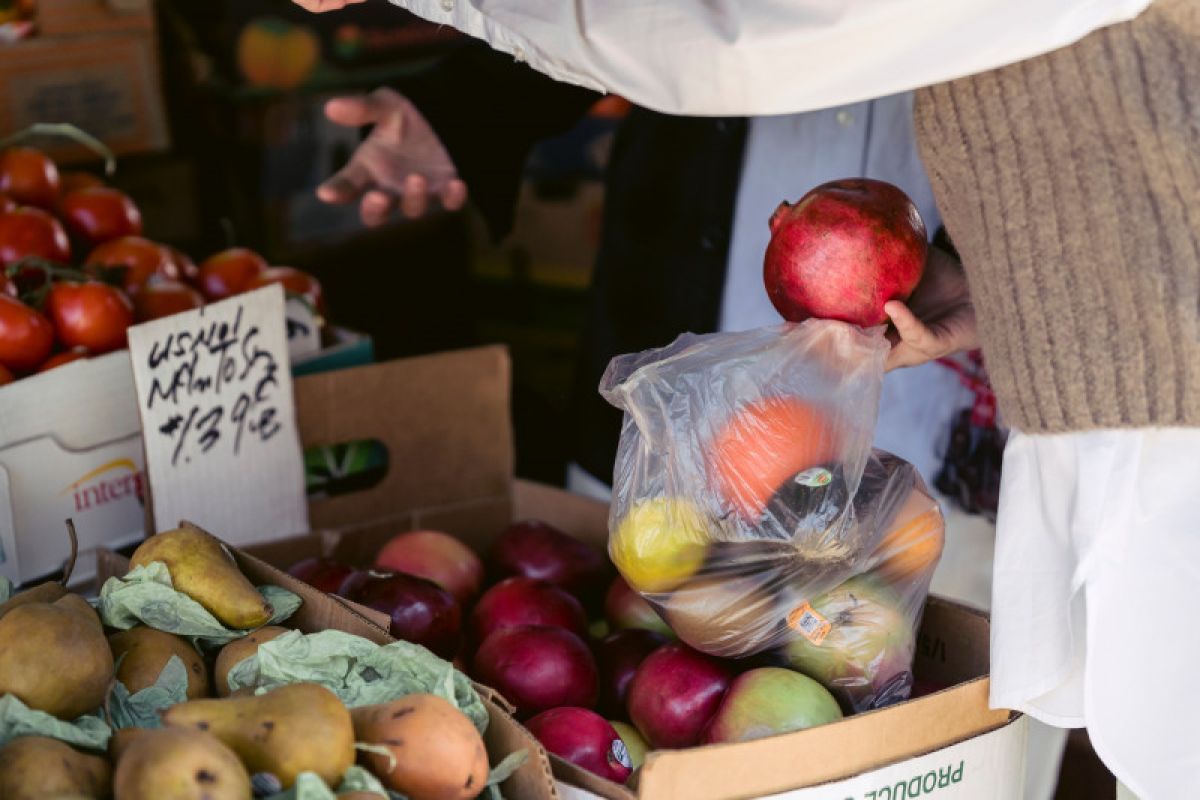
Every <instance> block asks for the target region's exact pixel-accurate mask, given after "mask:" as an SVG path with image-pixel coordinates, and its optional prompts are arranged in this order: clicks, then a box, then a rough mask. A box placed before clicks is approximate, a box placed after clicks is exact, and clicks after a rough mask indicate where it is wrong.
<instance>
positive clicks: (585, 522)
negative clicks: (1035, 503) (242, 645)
mask: <svg viewBox="0 0 1200 800" xmlns="http://www.w3.org/2000/svg"><path fill="white" fill-rule="evenodd" d="M295 391H296V404H297V421H298V424H299V426H300V432H301V438H302V441H303V442H304V444H305V445H306V446H312V445H331V444H337V443H344V442H350V441H357V440H363V439H373V440H377V441H380V442H382V443H383V444H384V446H386V448H387V451H388V462H389V469H388V471H387V472H386V473H385V474H384V475H383V476H382V479H381V480H379V482H377V483H375V484H374V485H373V486H371V487H369V488H366V489H363V490H362V491H360V492H357V493H352V494H345V495H341V496H337V497H332V498H327V499H322V500H313V501H312V502H311V503H310V519H311V521H312V523H313V525H314V527H315V528H317V529H318V532H316V533H313V534H310V535H308V536H303V537H293V538H289V539H284V540H279V541H275V542H269V543H263V544H260V545H254V546H249V547H247V548H246V549H247V551H248V552H252V553H254V554H256V555H257V556H258V557H260V558H262V559H263V560H265V561H267V562H269V563H273V564H276V565H278V566H281V567H286V566H288V565H290V564H291V563H293V562H295V561H296V560H299V559H300V558H302V557H305V556H308V555H314V554H318V553H319V554H323V555H330V556H333V557H335V558H338V559H340V560H343V561H346V562H347V563H351V564H369V563H371V561H372V560H373V557H374V555H375V553H376V552H377V551H378V549H379V547H380V545H382V543H383V542H385V541H386V540H387V539H388V538H390V537H391V536H392V535H394V534H396V533H397V532H400V531H403V530H408V529H413V528H435V529H439V530H445V531H448V532H450V533H453V534H455V535H457V536H458V537H460V538H461V539H463V540H464V541H466V542H468V543H469V544H471V545H472V546H474V547H475V548H476V549H478V550H480V551H484V550H486V547H487V544H488V543H489V542H490V540H491V538H492V537H494V536H495V535H496V534H497V533H498V532H499V531H500V530H501V529H503V527H504V526H505V525H507V524H508V523H509V522H510V521H512V520H513V519H518V518H527V517H536V518H540V519H543V520H546V521H547V522H549V523H551V524H553V525H556V526H557V527H559V528H561V529H562V530H564V531H567V532H568V533H570V534H572V535H574V536H577V537H579V538H581V539H584V540H586V541H590V542H592V543H594V544H596V545H597V546H603V544H604V542H605V539H606V536H607V517H608V512H607V507H606V506H604V505H603V504H600V503H597V502H595V501H592V500H588V499H585V498H583V497H579V496H575V495H570V494H567V493H565V492H563V491H561V490H559V489H554V488H551V487H548V486H543V485H538V484H533V483H528V482H524V481H519V480H516V479H515V478H514V477H513V475H512V464H513V446H512V432H511V428H510V423H509V409H508V391H509V363H508V359H507V354H506V353H505V351H504V350H503V349H501V348H483V349H478V350H469V351H461V352H455V353H447V354H442V355H437V356H427V357H421V358H414V359H407V360H400V361H392V362H388V363H384V364H376V365H372V366H369V367H362V368H357V369H351V370H343V371H340V372H334V373H326V374H322V375H316V376H311V377H306V378H302V379H299V380H298V381H297V382H296V385H295ZM988 640H989V626H988V619H987V616H986V615H985V614H983V613H982V612H978V611H975V610H972V609H969V608H966V607H964V606H961V605H958V604H955V603H952V602H949V601H946V600H941V599H938V598H931V599H930V602H929V604H928V606H927V609H926V613H925V619H924V622H923V625H922V628H921V631H920V637H919V645H920V646H919V653H918V657H917V662H916V670H917V673H918V675H919V676H920V677H921V678H922V679H923V680H926V681H931V682H933V683H936V684H939V685H947V686H950V688H948V689H945V690H943V691H940V692H937V693H936V694H932V695H929V696H926V697H921V698H918V699H916V700H912V701H909V702H907V703H903V704H899V705H897V706H893V707H890V708H887V709H884V710H880V711H875V712H870V713H867V714H860V715H856V716H854V717H851V718H849V719H846V720H843V721H841V722H837V723H834V724H830V725H824V726H821V727H819V728H814V729H811V730H807V731H801V732H797V733H793V734H787V735H783V736H777V737H772V738H770V739H765V740H760V741H756V742H750V743H744V744H732V745H720V746H711V747H704V748H694V749H689V750H682V751H663V752H659V753H655V754H653V755H651V756H650V757H649V759H648V760H647V763H646V765H645V766H644V768H643V769H642V770H641V771H640V773H639V776H638V780H637V786H636V788H633V789H631V788H627V787H621V786H617V785H615V784H612V783H609V782H607V781H604V780H602V779H600V778H597V777H596V776H594V775H591V774H589V773H587V772H584V771H582V770H579V769H577V768H575V767H573V766H571V765H569V764H567V763H565V762H563V761H561V760H559V759H552V761H553V763H554V769H555V774H556V776H557V777H558V779H559V780H560V781H561V782H562V784H563V785H564V786H565V787H568V788H566V789H564V796H565V795H566V794H567V793H569V792H570V791H571V789H570V788H569V787H575V788H576V789H579V790H583V791H585V792H586V793H587V794H584V795H575V796H598V797H603V798H611V799H612V800H627V799H630V798H639V797H640V798H654V799H655V800H657V799H658V798H663V800H666V799H667V798H688V800H704V799H705V798H710V799H711V800H718V799H719V800H725V799H726V798H739V797H757V796H766V795H773V794H777V795H779V796H781V797H797V798H805V799H806V800H809V799H810V798H821V799H822V800H826V799H828V800H845V798H849V797H861V798H863V800H868V799H869V800H875V798H891V797H913V796H920V794H932V793H934V792H944V793H945V795H944V796H947V797H950V796H957V797H971V798H977V797H978V798H991V797H994V798H1001V797H1011V796H1017V795H1019V793H1020V789H1019V788H1017V787H1020V786H1021V784H1022V779H1023V759H1024V743H1023V737H1024V723H1023V722H1022V720H1021V718H1020V717H1019V715H1014V714H1011V713H1010V712H1007V711H993V710H990V709H989V708H988V704H987V696H988V678H987V670H988ZM943 769H944V772H943ZM931 771H932V772H933V773H934V777H933V782H934V785H933V787H932V789H930V790H928V791H927V790H926V789H925V785H926V783H928V781H929V775H930V772H931ZM943 774H944V776H945V781H944V785H943V781H942V777H941V776H942V775H943ZM902 778H903V780H904V781H905V782H906V785H905V788H904V789H903V790H900V789H897V790H896V791H898V792H902V793H901V794H895V793H893V791H892V789H893V784H894V783H896V782H898V781H900V780H901V779H902ZM914 780H916V781H917V783H918V784H919V786H917V787H915V790H916V791H917V792H919V794H915V795H914V794H908V789H907V785H908V783H910V782H912V781H914ZM889 781H890V783H889ZM798 790H803V791H802V792H800V793H795V792H797V791H798ZM885 792H886V793H885ZM976 792H978V793H976ZM988 792H991V793H990V794H989V793H988Z"/></svg>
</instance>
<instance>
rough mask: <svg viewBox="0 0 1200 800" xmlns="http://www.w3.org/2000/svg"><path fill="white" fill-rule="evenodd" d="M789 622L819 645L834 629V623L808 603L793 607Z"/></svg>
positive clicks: (795, 629) (792, 627) (788, 618)
mask: <svg viewBox="0 0 1200 800" xmlns="http://www.w3.org/2000/svg"><path fill="white" fill-rule="evenodd" d="M787 623H788V627H790V628H791V629H792V630H794V631H796V632H798V633H799V634H800V635H801V636H803V637H804V638H805V639H808V640H809V641H810V642H812V643H813V644H815V645H818V646H819V645H820V644H821V642H823V641H825V637H826V636H828V635H829V632H830V631H831V630H833V623H832V622H830V621H829V620H827V619H825V618H824V617H823V616H821V615H820V614H818V613H817V612H816V611H814V610H813V607H812V606H810V605H809V604H808V603H805V604H804V605H802V606H800V607H799V608H794V609H792V613H790V614H788V617H787Z"/></svg>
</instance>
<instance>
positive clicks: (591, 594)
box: [488, 520, 612, 607]
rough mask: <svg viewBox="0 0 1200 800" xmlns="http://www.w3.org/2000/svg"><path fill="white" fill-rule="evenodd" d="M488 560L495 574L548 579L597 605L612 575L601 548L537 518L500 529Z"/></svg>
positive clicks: (589, 603) (585, 602)
mask: <svg viewBox="0 0 1200 800" xmlns="http://www.w3.org/2000/svg"><path fill="white" fill-rule="evenodd" d="M488 561H489V563H490V565H491V567H492V569H493V570H495V572H496V574H497V575H523V576H525V577H526V578H536V579H537V580H542V581H549V582H550V583H553V584H554V585H556V586H561V587H562V588H563V589H565V590H567V591H568V592H570V593H571V594H573V595H575V597H577V598H579V600H580V601H582V602H583V603H584V604H585V605H589V606H591V605H596V606H597V607H598V606H599V602H600V601H599V598H600V595H601V593H602V592H603V591H604V587H605V585H606V584H607V582H608V576H609V575H611V574H612V572H611V568H610V566H609V562H608V558H607V557H606V556H605V554H604V553H603V552H602V551H601V550H599V549H597V548H595V547H592V546H591V545H588V544H585V543H584V542H581V541H579V540H578V539H575V538H572V537H570V536H568V535H567V534H565V533H563V532H562V531H560V530H559V529H558V528H555V527H553V526H552V525H548V524H546V523H545V522H541V521H539V520H524V521H522V522H516V523H513V524H512V525H510V526H509V527H508V528H506V529H505V530H504V531H503V532H501V534H500V535H499V537H497V538H496V541H495V542H494V543H493V544H492V549H491V552H490V553H489V555H488Z"/></svg>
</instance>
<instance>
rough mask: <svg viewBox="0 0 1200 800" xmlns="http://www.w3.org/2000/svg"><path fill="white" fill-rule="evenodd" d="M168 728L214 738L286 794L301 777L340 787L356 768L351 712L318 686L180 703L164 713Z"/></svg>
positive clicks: (335, 697)
mask: <svg viewBox="0 0 1200 800" xmlns="http://www.w3.org/2000/svg"><path fill="white" fill-rule="evenodd" d="M163 722H165V723H166V724H167V725H169V726H171V727H184V728H196V729H199V730H202V731H208V732H210V733H212V734H213V735H214V736H216V737H217V738H218V739H220V740H221V741H222V742H224V743H225V744H226V745H228V746H229V747H230V748H231V749H232V750H233V751H234V752H235V753H237V754H238V756H239V757H240V758H241V759H242V762H243V763H245V765H246V766H247V767H248V768H249V769H250V772H251V773H255V774H257V773H259V772H269V773H271V774H272V775H274V776H275V777H276V778H278V779H279V782H280V784H281V785H282V786H283V788H284V789H287V788H289V787H291V786H292V784H293V783H295V782H296V776H297V775H299V774H300V773H301V772H315V773H316V774H317V775H319V776H320V777H321V779H322V780H323V781H325V783H327V784H329V785H330V786H337V785H338V783H339V782H340V781H341V779H342V775H343V774H344V773H345V772H346V770H347V769H349V767H350V765H351V764H353V763H354V726H353V724H352V723H351V721H350V712H349V711H347V710H346V707H345V706H344V705H342V701H341V700H339V699H338V698H337V695H335V694H334V693H333V692H331V691H329V690H328V689H326V688H325V687H323V686H318V685H317V684H315V683H293V684H290V685H288V686H281V687H279V688H278V689H274V690H272V691H270V692H267V693H266V694H261V695H255V696H250V697H230V698H226V699H223V700H192V701H189V702H187V703H180V704H179V705H177V706H172V707H171V708H168V709H167V710H166V711H164V712H163Z"/></svg>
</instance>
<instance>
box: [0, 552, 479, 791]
mask: <svg viewBox="0 0 1200 800" xmlns="http://www.w3.org/2000/svg"><path fill="white" fill-rule="evenodd" d="M155 561H158V562H162V563H163V564H165V565H166V567H167V570H168V571H169V572H170V574H171V581H172V584H173V585H174V587H175V589H176V590H178V591H180V592H182V593H184V594H186V595H188V596H189V597H191V598H192V599H193V600H195V601H196V602H198V603H199V604H200V605H202V606H204V608H206V609H207V610H208V611H209V612H211V613H212V614H213V616H215V617H216V618H217V619H219V620H220V621H221V622H222V623H224V624H225V625H227V626H229V627H231V628H237V629H241V630H251V631H252V632H251V633H250V634H249V635H247V636H245V637H242V638H240V639H235V640H233V641H232V642H230V643H229V644H227V645H225V646H224V647H223V648H221V650H220V651H219V652H217V653H216V654H215V659H213V658H206V657H205V656H204V655H203V654H202V653H201V652H200V651H198V650H197V649H196V648H195V647H194V646H193V645H192V644H191V643H190V642H188V641H187V640H185V639H183V638H181V637H179V636H176V635H174V634H172V633H167V632H165V631H160V630H155V629H154V628H151V627H147V626H145V625H139V626H136V627H133V628H131V629H129V630H125V631H119V632H114V633H111V635H108V636H106V635H105V630H104V627H103V625H102V624H101V621H100V617H99V616H98V615H97V613H96V612H95V611H94V610H93V609H92V607H91V605H90V604H89V603H88V602H87V601H86V600H84V599H83V598H82V597H80V596H79V595H76V594H71V593H68V592H67V591H66V589H64V588H63V587H62V586H61V585H59V584H57V583H47V584H42V585H40V586H36V587H34V588H32V589H28V590H26V591H24V592H22V593H20V594H17V595H16V596H14V597H12V598H11V599H9V600H8V601H7V602H5V603H3V604H0V696H3V695H6V694H12V695H14V696H16V697H17V698H18V699H19V700H20V701H21V702H23V703H24V704H25V705H26V706H28V707H29V708H31V709H36V710H39V711H43V712H45V713H47V714H50V715H52V716H54V717H57V718H59V719H61V720H67V721H70V720H75V719H77V718H78V717H80V716H82V715H85V714H89V713H94V712H96V711H97V710H98V709H100V708H101V707H102V706H104V704H105V699H106V697H107V695H108V693H109V691H110V689H111V687H112V686H113V685H114V681H120V682H121V683H123V684H124V685H125V688H126V689H127V690H128V691H129V692H130V693H131V694H132V693H136V692H138V691H140V690H142V689H144V688H146V687H148V686H151V685H153V684H154V683H155V681H156V680H157V678H158V677H159V675H160V673H161V672H162V670H163V668H164V667H165V666H166V665H167V662H168V661H169V660H170V659H171V657H173V656H175V657H178V658H179V659H180V661H181V662H182V663H183V665H184V668H185V670H186V672H187V677H188V683H187V700H186V701H185V702H182V703H179V704H177V705H174V706H172V707H170V708H168V709H165V710H164V711H163V712H162V723H163V725H162V727H160V728H154V729H138V728H125V729H122V730H118V731H116V732H115V733H114V735H113V736H112V738H111V739H110V740H109V746H108V752H107V753H105V754H97V753H90V752H85V751H83V750H80V749H77V748H74V747H72V746H71V745H69V744H66V743H64V742H61V741H59V740H57V739H53V738H48V737H44V736H19V737H17V738H15V739H12V740H11V741H9V742H8V743H7V744H5V745H4V746H2V747H0V800H34V799H35V798H37V799H39V800H40V799H41V798H74V799H76V800H78V799H79V798H97V799H98V800H104V799H105V798H115V799H116V800H227V799H228V800H249V798H251V797H253V796H254V793H253V791H252V788H251V786H252V784H251V776H256V775H261V776H263V777H264V778H266V777H267V776H269V777H270V778H271V779H273V780H274V782H275V783H276V784H277V785H278V787H279V789H280V790H286V789H289V788H291V787H292V786H293V785H294V784H295V782H296V780H297V777H298V776H299V775H300V774H301V773H314V774H316V775H317V776H319V777H320V778H321V779H322V780H323V781H324V782H325V783H326V784H328V785H329V786H330V787H331V788H334V789H336V788H337V786H338V784H339V783H340V782H341V780H342V777H343V775H344V774H345V773H346V771H347V770H348V769H349V768H350V767H351V766H352V765H353V764H354V763H355V760H356V758H359V752H358V750H357V749H356V747H355V744H356V742H357V743H363V744H368V745H372V746H371V747H369V748H367V749H366V750H365V751H364V752H363V754H362V755H361V758H359V760H360V761H361V763H362V764H363V766H364V767H366V768H367V769H369V770H370V771H372V772H373V773H374V774H375V775H376V777H378V778H379V779H380V781H381V783H382V784H383V785H384V786H386V787H388V788H389V789H392V790H394V791H397V792H400V793H402V794H404V795H405V796H406V797H409V798H411V800H470V798H474V797H476V796H478V795H479V794H480V793H481V792H482V791H483V789H484V786H485V784H486V782H487V777H488V768H489V767H488V756H487V751H486V748H485V747H484V743H483V740H482V739H481V737H480V736H479V733H478V732H477V731H476V729H475V726H474V725H473V724H472V723H471V721H470V720H469V719H468V718H467V717H466V715H464V714H463V713H462V712H461V711H460V710H459V709H458V708H456V707H455V706H454V705H452V704H451V703H449V702H448V701H446V700H444V699H442V698H440V697H436V696H433V695H426V694H413V695H408V696H405V697H402V698H400V699H398V700H394V701H392V702H390V703H385V704H381V705H378V706H368V707H365V708H356V709H354V710H353V711H351V710H350V709H348V708H347V707H346V706H345V705H344V704H343V703H342V701H341V700H340V699H339V698H338V697H337V696H336V695H335V694H334V693H333V692H331V691H329V690H328V689H326V688H324V687H322V686H319V685H317V684H313V683H295V684H290V685H286V686H281V687H279V688H276V689H273V690H272V691H269V692H267V693H265V694H261V695H254V694H252V693H250V692H248V691H246V690H242V691H240V692H237V693H233V695H232V696H231V693H230V690H229V684H228V680H227V677H228V674H229V671H230V670H231V669H232V668H233V667H234V666H236V665H237V664H238V663H240V662H241V661H242V660H244V659H246V658H249V657H250V656H252V655H254V654H255V652H256V651H257V649H258V647H259V646H260V645H262V644H263V643H264V642H267V641H270V640H271V639H273V638H275V637H277V636H279V635H281V634H283V633H286V632H287V630H288V629H287V628H282V627H278V626H265V625H266V623H267V622H268V621H269V620H270V618H271V616H272V614H273V609H272V608H271V606H270V604H269V603H268V602H267V601H266V600H265V599H264V598H263V596H262V595H261V594H260V593H259V592H258V591H257V590H256V589H255V588H254V585H253V584H252V583H251V582H250V580H249V579H248V578H246V576H245V575H243V574H242V573H241V571H240V570H239V569H238V568H237V564H236V562H234V560H233V559H232V557H231V556H230V555H229V554H228V552H227V551H226V550H225V548H224V547H223V546H222V545H221V543H220V542H219V541H218V540H217V539H216V538H215V537H212V536H210V535H209V534H206V533H204V532H203V531H200V530H198V529H195V528H182V529H179V530H174V531H167V532H165V533H161V534H157V535H155V536H152V537H150V538H148V539H147V540H146V541H145V542H144V543H143V544H142V545H141V546H140V547H139V548H138V549H137V550H136V551H135V552H134V554H133V557H132V559H131V566H132V567H136V566H140V565H145V564H150V563H152V562H155ZM264 626H265V627H264ZM210 655H212V654H210ZM210 664H211V669H210ZM214 695H216V696H215V697H214ZM259 783H260V780H259V779H256V780H255V784H259ZM364 796H378V795H370V794H367V795H364Z"/></svg>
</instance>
